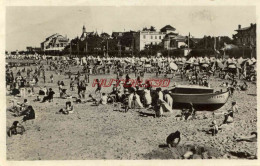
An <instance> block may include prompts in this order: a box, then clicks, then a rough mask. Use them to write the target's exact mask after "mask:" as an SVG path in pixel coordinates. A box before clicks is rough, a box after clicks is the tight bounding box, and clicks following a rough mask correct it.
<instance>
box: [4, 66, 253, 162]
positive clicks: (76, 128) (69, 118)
mask: <svg viewBox="0 0 260 166" xmlns="http://www.w3.org/2000/svg"><path fill="white" fill-rule="evenodd" d="M18 69H19V68H18ZM12 70H13V71H14V73H16V72H17V70H15V69H12ZM77 70H79V68H76V67H74V69H73V70H72V71H74V72H77ZM50 73H53V71H52V72H50V71H46V80H47V82H49V76H50ZM23 74H26V73H23ZM170 76H171V75H169V77H170ZM130 77H131V78H134V74H130ZM145 77H146V78H151V77H155V73H152V74H147V73H146V74H145ZM161 77H162V76H161ZM82 78H83V77H82ZM94 78H107V79H109V78H116V75H115V74H110V75H109V74H107V75H91V76H90V84H89V85H88V87H87V90H86V96H88V95H89V94H90V93H91V94H93V93H94V90H95V89H96V88H94V87H92V85H91V83H92V82H93V79H94ZM39 80H40V83H39V86H44V84H43V79H42V78H40V79H39ZM58 80H63V81H64V83H65V85H66V86H65V88H66V89H68V90H67V93H68V94H72V95H73V96H77V90H76V91H73V92H71V91H70V90H69V79H68V76H64V75H59V76H58V75H55V74H54V83H53V84H51V83H46V86H47V87H48V88H49V87H51V88H52V89H53V90H54V91H55V92H56V94H55V98H54V102H51V103H49V102H46V103H39V102H33V100H34V99H35V98H36V96H34V97H27V99H28V101H29V103H30V104H31V105H32V106H33V108H34V110H35V112H36V119H35V120H33V121H28V122H26V123H25V124H23V125H24V126H25V129H26V132H25V133H24V134H23V135H14V136H12V137H11V138H10V137H7V159H8V160H87V159H116V160H117V159H140V160H141V159H145V160H146V159H175V158H179V157H180V155H181V154H183V153H184V152H185V150H186V149H187V148H186V146H187V145H188V144H191V145H196V146H203V147H206V148H208V149H210V150H211V151H212V154H214V155H213V156H215V157H216V158H237V157H236V156H235V155H231V154H230V153H228V152H229V151H234V152H248V153H250V154H252V155H256V154H257V143H256V142H253V143H250V142H234V141H233V136H234V135H238V136H239V135H250V133H251V132H253V131H257V125H256V124H257V107H256V105H257V97H256V85H255V84H253V83H248V84H249V90H248V91H241V92H238V91H236V92H235V94H234V96H233V97H232V98H229V100H228V102H227V103H226V104H225V105H224V106H223V107H222V108H221V109H219V110H217V111H215V112H216V113H220V112H224V111H226V110H227V109H228V108H230V106H231V102H232V101H236V102H237V103H238V107H239V112H238V113H235V114H234V117H235V121H234V123H233V124H230V125H228V127H227V128H225V129H223V130H222V131H220V132H219V133H218V134H217V135H216V136H211V135H208V134H206V133H204V132H202V131H201V130H202V129H204V128H208V126H209V125H210V124H211V122H212V112H205V111H202V112H198V116H197V119H195V120H188V121H178V120H177V119H176V117H175V115H177V114H178V113H179V112H180V111H179V110H174V113H173V114H172V115H170V116H167V117H162V118H154V117H153V116H147V117H143V116H140V114H139V111H145V112H150V113H151V114H154V111H153V110H151V111H149V110H146V109H140V110H139V109H134V110H133V109H131V110H129V111H128V112H127V113H124V112H120V111H116V110H115V108H114V107H113V106H112V105H105V106H104V105H99V106H93V105H92V103H86V104H74V108H75V111H74V113H73V114H69V115H63V114H56V112H57V111H59V110H60V109H61V108H64V107H65V102H66V101H68V100H67V99H60V98H58V96H59V93H58V86H57V81H58ZM174 82H176V83H178V84H187V81H181V80H180V78H179V76H176V77H174V78H173V79H171V83H170V86H172V85H173V83H174ZM222 82H223V80H220V79H219V78H217V77H212V78H211V79H210V84H211V86H212V87H213V88H215V89H219V85H220V84H221V83H222ZM239 83H240V84H242V82H241V81H240V82H239ZM164 89H165V88H164ZM111 90H112V87H108V88H102V91H103V92H111ZM38 91H39V88H35V92H38ZM6 99H7V107H10V106H11V104H10V103H9V100H10V99H13V97H12V96H7V97H6ZM23 99H24V98H22V97H18V98H16V100H17V101H19V102H22V101H23ZM73 100H75V99H73ZM215 119H216V121H217V123H218V124H220V123H222V122H223V119H224V117H223V115H216V116H215ZM14 120H21V117H13V116H12V115H11V113H10V112H9V111H7V117H6V123H7V126H11V124H12V122H13V121H14ZM176 130H179V131H180V132H181V142H180V145H179V148H178V149H174V150H173V149H169V148H161V147H159V146H163V145H164V144H165V143H166V137H167V136H168V135H169V134H170V133H172V132H175V131H176Z"/></svg>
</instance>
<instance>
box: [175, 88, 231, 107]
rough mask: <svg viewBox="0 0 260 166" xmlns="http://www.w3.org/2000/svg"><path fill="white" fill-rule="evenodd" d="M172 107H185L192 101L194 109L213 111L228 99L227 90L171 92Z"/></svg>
mask: <svg viewBox="0 0 260 166" xmlns="http://www.w3.org/2000/svg"><path fill="white" fill-rule="evenodd" d="M171 96H172V98H173V108H177V109H178V108H187V107H188V106H189V103H192V104H193V106H194V108H195V110H200V111H202V110H206V111H214V110H217V109H219V108H221V107H222V106H223V105H224V104H225V103H226V102H227V100H228V97H229V91H227V92H222V93H208V94H180V93H172V94H171Z"/></svg>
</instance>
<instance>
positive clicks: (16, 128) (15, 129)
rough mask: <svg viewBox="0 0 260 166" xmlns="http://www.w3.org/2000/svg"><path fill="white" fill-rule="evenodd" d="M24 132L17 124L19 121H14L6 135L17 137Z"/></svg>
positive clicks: (21, 126) (22, 127)
mask: <svg viewBox="0 0 260 166" xmlns="http://www.w3.org/2000/svg"><path fill="white" fill-rule="evenodd" d="M24 132H25V129H24V126H23V125H21V124H20V123H19V121H14V122H13V125H12V126H11V127H10V128H9V129H8V131H7V135H8V136H9V137H11V136H12V135H17V134H21V135H23V133H24Z"/></svg>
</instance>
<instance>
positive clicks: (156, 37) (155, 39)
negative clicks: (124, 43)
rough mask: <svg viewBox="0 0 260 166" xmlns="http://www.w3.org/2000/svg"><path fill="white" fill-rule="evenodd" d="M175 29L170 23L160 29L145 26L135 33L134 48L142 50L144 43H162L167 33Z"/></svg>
mask: <svg viewBox="0 0 260 166" xmlns="http://www.w3.org/2000/svg"><path fill="white" fill-rule="evenodd" d="M175 30H176V29H175V28H173V27H172V26H170V25H166V26H164V27H163V28H162V29H160V31H159V32H158V31H155V30H152V29H147V28H145V29H144V30H142V31H139V32H137V33H136V34H135V36H134V38H135V49H136V50H138V51H141V50H144V49H145V47H146V45H159V44H163V43H162V42H163V39H164V38H165V36H166V35H167V34H170V33H174V31H175Z"/></svg>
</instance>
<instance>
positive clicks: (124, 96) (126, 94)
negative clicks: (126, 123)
mask: <svg viewBox="0 0 260 166" xmlns="http://www.w3.org/2000/svg"><path fill="white" fill-rule="evenodd" d="M129 95H130V93H129V92H128V89H124V94H122V96H121V98H120V101H121V102H122V103H123V104H124V107H125V112H127V111H128V110H129Z"/></svg>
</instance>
